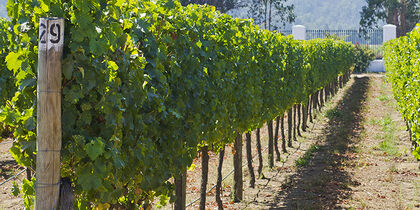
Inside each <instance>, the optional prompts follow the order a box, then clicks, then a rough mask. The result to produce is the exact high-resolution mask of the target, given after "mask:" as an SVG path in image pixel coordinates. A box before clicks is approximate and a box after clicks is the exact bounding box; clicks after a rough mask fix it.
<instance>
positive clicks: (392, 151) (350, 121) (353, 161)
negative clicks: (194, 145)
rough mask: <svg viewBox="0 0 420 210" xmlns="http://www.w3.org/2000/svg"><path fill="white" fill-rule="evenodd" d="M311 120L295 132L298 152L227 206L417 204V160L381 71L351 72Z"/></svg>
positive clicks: (401, 206) (419, 174)
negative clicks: (299, 145)
mask: <svg viewBox="0 0 420 210" xmlns="http://www.w3.org/2000/svg"><path fill="white" fill-rule="evenodd" d="M312 126H313V129H312V132H310V133H309V134H307V135H306V136H304V137H303V138H302V139H301V141H302V142H303V143H302V144H303V147H304V148H303V150H306V154H304V155H303V156H304V157H305V158H302V157H301V158H300V159H299V160H300V161H298V162H296V158H292V159H291V160H287V161H286V162H284V163H282V165H286V166H285V167H278V168H277V169H276V170H272V171H270V172H269V173H266V176H267V177H268V178H269V180H268V181H265V182H264V181H261V180H260V182H258V188H259V189H258V190H248V189H247V190H246V191H245V192H246V194H247V196H246V199H245V201H244V202H242V203H238V204H234V205H232V206H229V207H230V208H233V209H337V208H338V209H420V195H419V192H420V170H419V162H417V161H416V160H414V158H413V156H412V155H411V153H410V145H411V142H409V140H408V134H407V132H406V131H405V126H404V122H403V120H402V119H401V116H400V114H399V113H398V112H397V111H396V108H395V101H394V99H393V97H392V92H391V87H390V85H389V84H386V83H385V82H384V77H383V76H382V75H372V74H371V75H357V76H355V77H354V78H353V79H352V81H351V82H350V83H349V84H348V85H347V86H346V87H345V88H344V90H341V91H340V92H339V94H338V96H337V97H336V98H335V99H334V100H333V101H332V102H331V103H330V104H329V105H328V106H327V107H326V108H325V110H324V112H323V114H321V115H319V118H318V119H317V121H316V122H315V124H314V125H312ZM308 142H311V143H310V144H308ZM308 145H312V146H311V147H310V149H309V150H308V149H307V148H308ZM292 155H295V154H292ZM302 160H305V161H302ZM277 164H278V163H277Z"/></svg>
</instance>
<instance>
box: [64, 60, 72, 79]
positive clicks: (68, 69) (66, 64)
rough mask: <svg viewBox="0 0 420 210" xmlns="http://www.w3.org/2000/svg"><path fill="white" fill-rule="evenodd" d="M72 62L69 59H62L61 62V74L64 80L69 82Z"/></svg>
mask: <svg viewBox="0 0 420 210" xmlns="http://www.w3.org/2000/svg"><path fill="white" fill-rule="evenodd" d="M73 66H74V60H73V59H72V58H71V57H68V58H66V59H64V61H63V74H64V78H66V79H67V80H70V79H71V77H72V75H73Z"/></svg>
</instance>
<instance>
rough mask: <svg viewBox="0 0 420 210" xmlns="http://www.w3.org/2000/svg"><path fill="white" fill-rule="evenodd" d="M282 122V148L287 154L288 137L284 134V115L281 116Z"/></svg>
mask: <svg viewBox="0 0 420 210" xmlns="http://www.w3.org/2000/svg"><path fill="white" fill-rule="evenodd" d="M280 121H281V122H280V125H281V128H280V131H281V148H282V150H283V153H286V152H287V150H286V136H285V134H284V114H282V115H281V119H280Z"/></svg>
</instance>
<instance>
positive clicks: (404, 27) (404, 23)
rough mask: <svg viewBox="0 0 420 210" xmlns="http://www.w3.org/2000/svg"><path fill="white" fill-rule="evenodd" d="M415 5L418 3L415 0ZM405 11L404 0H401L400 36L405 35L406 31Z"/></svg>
mask: <svg viewBox="0 0 420 210" xmlns="http://www.w3.org/2000/svg"><path fill="white" fill-rule="evenodd" d="M417 5H419V2H418V1H417ZM417 11H418V10H417ZM406 12H407V6H406V2H405V0H401V14H400V22H401V23H400V24H401V36H405V35H406V33H407V27H406V22H405V14H406Z"/></svg>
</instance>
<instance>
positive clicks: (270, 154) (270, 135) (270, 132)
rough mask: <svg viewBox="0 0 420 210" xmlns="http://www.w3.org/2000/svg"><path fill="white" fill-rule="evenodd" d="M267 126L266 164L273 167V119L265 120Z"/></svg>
mask: <svg viewBox="0 0 420 210" xmlns="http://www.w3.org/2000/svg"><path fill="white" fill-rule="evenodd" d="M267 128H268V166H269V167H270V168H273V167H274V151H273V148H274V146H273V142H274V141H273V138H274V137H273V121H272V120H270V121H268V122H267Z"/></svg>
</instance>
